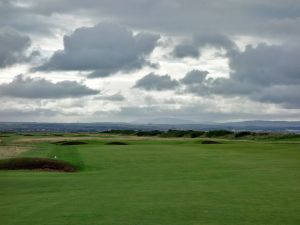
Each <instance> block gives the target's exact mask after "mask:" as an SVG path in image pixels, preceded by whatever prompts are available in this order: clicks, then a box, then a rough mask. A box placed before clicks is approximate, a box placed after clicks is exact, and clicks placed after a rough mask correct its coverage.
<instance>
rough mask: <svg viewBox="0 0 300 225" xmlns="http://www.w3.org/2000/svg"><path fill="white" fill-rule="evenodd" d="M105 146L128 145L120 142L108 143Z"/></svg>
mask: <svg viewBox="0 0 300 225" xmlns="http://www.w3.org/2000/svg"><path fill="white" fill-rule="evenodd" d="M106 144H107V145H128V144H127V143H125V142H121V141H112V142H108V143H106Z"/></svg>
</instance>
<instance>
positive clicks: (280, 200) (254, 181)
mask: <svg viewBox="0 0 300 225" xmlns="http://www.w3.org/2000/svg"><path fill="white" fill-rule="evenodd" d="M118 141H121V142H126V143H128V145H122V146H120V145H106V143H107V142H108V141H107V140H102V141H101V140H98V141H91V140H88V141H86V142H87V143H88V144H85V145H78V146H77V145H76V146H60V145H53V144H51V143H36V144H35V146H34V148H33V149H32V150H31V151H28V152H25V153H22V156H24V157H25V156H26V157H48V158H54V157H55V156H56V158H57V159H59V160H65V161H68V162H69V163H71V164H75V165H77V166H78V168H80V170H79V172H75V173H55V172H54V173H53V172H33V171H0V195H1V197H0V198H1V201H0V218H1V224H5V225H20V224H22V225H33V224H42V225H61V224H64V225H83V224H85V225H87V224H88V225H96V224H97V225H98V224H99V225H100V224H103V225H169V224H170V225H202V224H203V225H232V224H235V225H250V224H251V225H252V224H253V225H254V224H255V225H266V224H268V225H275V224H276V225H296V224H300V144H299V143H288V142H287V143H275V142H274V143H273V142H268V143H266V142H255V141H251V142H247V141H222V144H216V145H202V144H199V140H195V139H193V140H187V139H184V140H161V139H149V140H143V139H141V140H130V139H128V140H126V139H123V140H118Z"/></svg>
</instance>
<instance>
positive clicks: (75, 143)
mask: <svg viewBox="0 0 300 225" xmlns="http://www.w3.org/2000/svg"><path fill="white" fill-rule="evenodd" d="M54 144H56V145H86V144H88V143H87V142H84V141H57V142H54Z"/></svg>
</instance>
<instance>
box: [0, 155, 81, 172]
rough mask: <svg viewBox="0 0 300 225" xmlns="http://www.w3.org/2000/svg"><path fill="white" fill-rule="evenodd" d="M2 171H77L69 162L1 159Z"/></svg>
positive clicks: (39, 159)
mask: <svg viewBox="0 0 300 225" xmlns="http://www.w3.org/2000/svg"><path fill="white" fill-rule="evenodd" d="M0 170H41V171H61V172H75V171H76V169H75V167H74V166H72V165H71V164H70V163H68V162H65V161H62V160H54V159H48V158H11V159H1V160H0Z"/></svg>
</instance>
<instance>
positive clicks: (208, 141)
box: [201, 140, 221, 145]
mask: <svg viewBox="0 0 300 225" xmlns="http://www.w3.org/2000/svg"><path fill="white" fill-rule="evenodd" d="M201 144H205V145H209V144H221V142H218V141H213V140H204V141H202V142H201Z"/></svg>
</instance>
